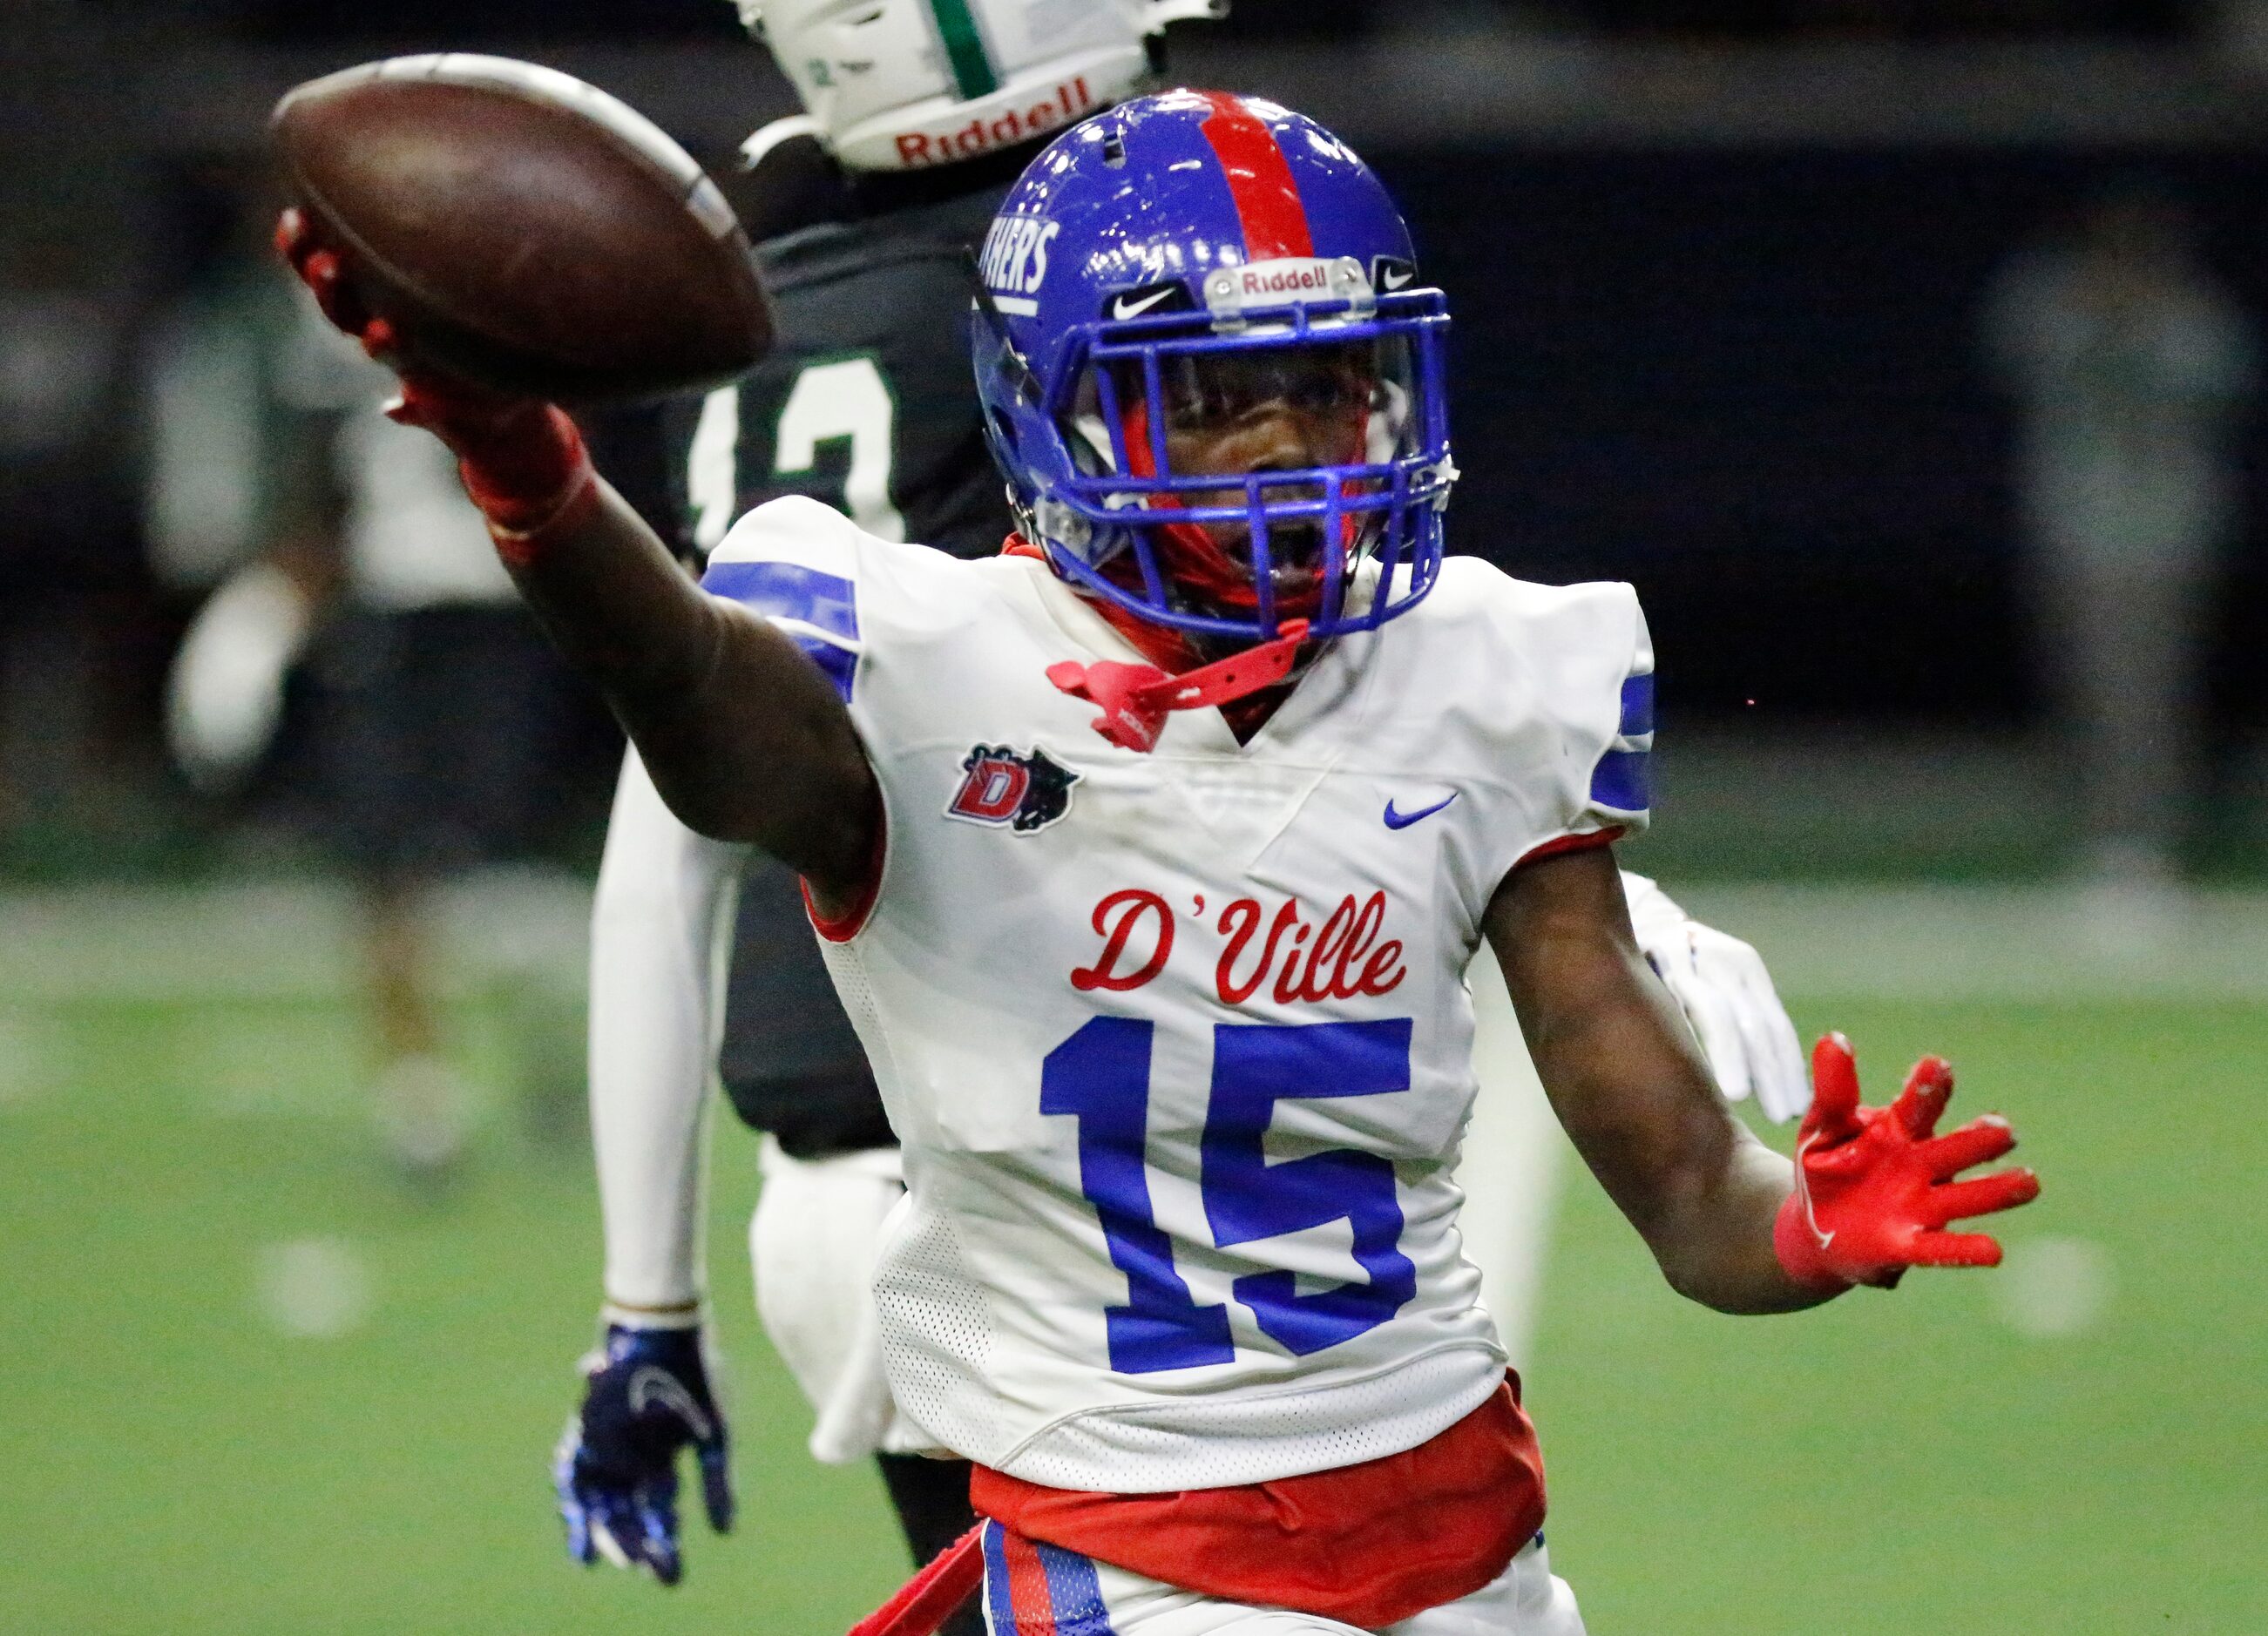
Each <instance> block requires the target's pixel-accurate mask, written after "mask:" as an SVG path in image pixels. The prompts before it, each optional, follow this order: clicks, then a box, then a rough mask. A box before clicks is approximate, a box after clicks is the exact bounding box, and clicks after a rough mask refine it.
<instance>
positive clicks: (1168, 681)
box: [1048, 620, 1307, 753]
mask: <svg viewBox="0 0 2268 1636" xmlns="http://www.w3.org/2000/svg"><path fill="white" fill-rule="evenodd" d="M1306 640H1307V620H1291V621H1289V622H1288V623H1286V624H1285V627H1284V628H1283V632H1282V634H1281V635H1278V636H1276V637H1275V638H1274V639H1272V640H1271V641H1268V642H1262V643H1260V644H1259V645H1258V646H1257V647H1253V648H1247V649H1244V650H1243V651H1242V652H1241V653H1232V654H1230V655H1229V656H1228V657H1226V658H1225V659H1216V660H1214V661H1213V662H1212V663H1211V664H1207V665H1202V666H1200V667H1199V668H1197V670H1194V671H1182V673H1181V674H1180V675H1179V676H1168V675H1167V673H1166V672H1165V671H1161V670H1160V669H1158V668H1157V667H1156V666H1155V665H1152V664H1121V663H1120V662H1119V661H1117V660H1116V659H1098V660H1096V661H1095V662H1094V664H1080V663H1079V661H1078V660H1076V659H1066V660H1064V662H1063V663H1062V664H1050V665H1049V666H1048V679H1049V681H1051V682H1053V683H1054V684H1055V685H1056V686H1057V687H1059V688H1061V689H1062V690H1063V691H1064V692H1065V693H1069V694H1070V695H1071V697H1072V698H1074V699H1084V700H1086V701H1088V702H1089V703H1090V704H1094V705H1099V706H1100V707H1101V709H1102V714H1101V715H1098V716H1096V717H1095V718H1094V730H1095V731H1096V732H1098V733H1101V735H1102V736H1103V737H1105V738H1107V739H1108V740H1109V741H1110V742H1111V743H1112V744H1114V745H1117V746H1118V747H1119V748H1120V749H1122V750H1134V751H1139V752H1145V753H1146V752H1149V751H1151V750H1153V749H1155V748H1156V747H1157V744H1158V735H1159V734H1160V733H1162V732H1163V731H1165V730H1166V716H1167V714H1168V713H1169V712H1171V711H1175V710H1202V709H1204V708H1207V707H1209V706H1211V705H1221V704H1228V703H1231V702H1232V701H1235V700H1238V699H1241V698H1244V697H1245V696H1246V695H1247V694H1249V693H1258V692H1259V691H1260V690H1261V689H1262V688H1263V687H1273V686H1275V685H1276V684H1277V683H1278V682H1280V681H1282V680H1283V679H1285V677H1286V676H1289V675H1290V674H1291V673H1292V662H1293V661H1294V660H1295V659H1296V658H1297V657H1299V652H1300V643H1301V642H1305V641H1306Z"/></svg>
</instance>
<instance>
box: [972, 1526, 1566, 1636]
mask: <svg viewBox="0 0 2268 1636" xmlns="http://www.w3.org/2000/svg"><path fill="white" fill-rule="evenodd" d="M1035 1555H1036V1557H1037V1559H1038V1565H1039V1572H1037V1573H1033V1572H1030V1571H1029V1570H1028V1568H1027V1572H1026V1573H1025V1574H1023V1575H1022V1582H1021V1583H1018V1582H1016V1580H1017V1576H1016V1575H1013V1574H1011V1573H1010V1572H1009V1569H1008V1559H1007V1558H1006V1556H1005V1552H1003V1549H1002V1536H1001V1530H1000V1525H999V1524H998V1523H997V1522H987V1523H986V1524H985V1525H984V1590H983V1596H984V1619H985V1628H986V1629H987V1630H988V1631H990V1632H991V1636H1583V1616H1582V1615H1581V1614H1580V1613H1578V1612H1577V1611H1576V1610H1575V1593H1574V1592H1573V1591H1572V1590H1570V1589H1568V1588H1567V1584H1566V1581H1564V1580H1561V1579H1558V1578H1557V1577H1555V1576H1554V1575H1553V1574H1552V1572H1551V1558H1550V1554H1549V1553H1548V1552H1546V1551H1545V1550H1544V1548H1543V1536H1541V1535H1538V1536H1537V1537H1535V1538H1534V1539H1532V1540H1530V1541H1529V1542H1528V1544H1527V1545H1526V1546H1525V1547H1524V1548H1523V1549H1522V1550H1521V1552H1520V1554H1519V1555H1518V1556H1516V1557H1514V1558H1513V1559H1512V1566H1509V1567H1507V1568H1506V1569H1505V1571H1504V1572H1503V1573H1502V1574H1499V1575H1498V1576H1497V1578H1496V1580H1495V1581H1493V1582H1492V1583H1491V1584H1488V1585H1484V1586H1483V1587H1482V1588H1480V1589H1478V1590H1476V1591H1475V1592H1474V1593H1473V1594H1472V1595H1471V1596H1466V1597H1464V1598H1462V1600H1460V1601H1456V1602H1451V1603H1444V1604H1442V1605H1441V1606H1440V1607H1438V1608H1428V1609H1427V1610H1425V1612H1423V1613H1420V1614H1418V1616H1417V1617H1416V1618H1408V1619H1403V1621H1402V1622H1401V1623H1400V1624H1398V1625H1384V1626H1382V1627H1381V1629H1380V1630H1379V1631H1378V1632H1363V1631H1360V1630H1358V1629H1357V1628H1356V1627H1355V1626H1354V1625H1342V1624H1340V1623H1339V1622H1338V1621H1337V1619H1327V1618H1322V1617H1321V1616H1319V1615H1316V1614H1313V1613H1292V1612H1290V1611H1288V1610H1285V1609H1283V1608H1255V1607H1247V1606H1244V1605H1242V1604H1241V1603H1233V1602H1217V1601H1214V1600H1213V1599H1212V1598H1211V1597H1209V1596H1199V1595H1197V1593H1196V1592H1195V1591H1189V1590H1182V1589H1181V1588H1178V1587H1175V1586H1173V1585H1167V1584H1164V1583H1162V1582H1160V1581H1157V1580H1153V1579H1147V1578H1145V1577H1144V1576H1143V1575H1141V1574H1130V1573H1128V1572H1126V1571H1125V1570H1124V1569H1123V1568H1115V1567H1112V1566H1110V1565H1109V1564H1108V1563H1104V1562H1097V1561H1095V1560H1094V1559H1093V1558H1091V1557H1084V1556H1081V1555H1079V1553H1078V1552H1075V1551H1062V1550H1058V1549H1057V1548H1056V1547H1054V1546H1052V1545H1039V1546H1036V1547H1035Z"/></svg>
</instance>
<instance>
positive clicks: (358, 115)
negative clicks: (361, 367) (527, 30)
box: [270, 54, 772, 404]
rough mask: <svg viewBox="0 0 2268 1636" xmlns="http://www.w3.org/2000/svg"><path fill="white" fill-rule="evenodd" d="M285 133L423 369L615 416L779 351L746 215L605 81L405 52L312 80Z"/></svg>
mask: <svg viewBox="0 0 2268 1636" xmlns="http://www.w3.org/2000/svg"><path fill="white" fill-rule="evenodd" d="M270 129H271V131H272V134H273V136H274V139H275V143H276V150H277V152H278V154H279V156H280V158H281V160H282V164H283V168H284V182H285V186H286V187H287V188H288V189H289V191H290V193H291V196H292V199H293V201H294V202H296V203H297V204H298V206H299V207H300V209H302V210H304V211H305V212H306V215H307V216H308V219H309V222H310V224H311V225H312V226H313V228H314V230H315V231H316V233H317V235H318V237H320V238H321V239H322V240H323V241H324V242H326V243H328V244H331V245H333V246H336V247H337V248H338V249H339V250H340V251H341V252H342V253H343V255H344V258H345V260H346V261H347V263H348V267H349V275H350V278H351V280H352V281H353V285H354V290H355V293H356V294H357V296H358V297H360V298H361V299H362V301H363V302H364V304H365V305H366V306H368V307H369V308H370V310H371V311H372V312H375V313H378V314H379V315H381V316H383V317H384V318H386V319H387V321H388V322H390V323H391V324H392V325H393V326H394V331H395V333H396V334H397V335H398V336H399V337H400V338H401V344H402V348H403V349H404V352H405V353H406V355H407V356H409V357H410V358H411V359H413V360H415V361H416V362H418V363H423V364H427V365H431V366H437V367H438V368H440V369H443V370H447V371H450V372H452V373H454V374H457V375H460V376H462V377H464V378H468V379H470V380H473V381H475V382H478V383H480V384H482V385H490V386H495V387H499V388H502V389H504V390H507V391H512V392H529V393H534V394H536V395H538V396H541V397H544V398H548V399H551V400H556V401H558V402H563V403H574V404H593V403H605V402H620V401H627V400H637V399H641V398H650V397H656V396H659V395H662V394H665V393H668V392H683V391H688V390H692V389H695V388H698V387H703V386H708V385H716V384H718V383H719V382H722V381H725V380H729V379H731V378H733V377H734V376H737V375H740V374H741V373H743V372H744V371H746V370H747V369H748V368H749V366H750V365H752V364H753V363H755V362H756V361H757V359H759V358H760V357H762V356H763V354H764V352H765V350H766V349H767V348H769V347H770V344H771V337H772V318H771V308H770V303H769V301H768V300H767V298H766V297H765V294H764V289H763V285H762V282H760V281H759V279H758V277H757V275H756V266H755V256H754V254H753V253H752V252H751V251H750V249H749V246H748V241H747V236H746V234H744V233H743V232H742V231H741V230H740V224H739V222H738V221H737V220H735V219H734V217H733V211H732V207H731V206H729V205H728V204H726V203H725V198H724V195H723V194H720V193H719V192H718V190H717V187H716V184H715V183H713V182H712V181H711V180H709V178H708V176H707V175H706V174H704V173H703V171H702V169H701V167H700V165H698V164H697V163H696V162H695V160H694V159H693V158H692V156H691V155H689V154H688V153H687V152H686V151H685V150H684V149H682V148H681V147H679V146H678V145H677V143H674V141H672V140H671V139H670V138H669V137H668V136H666V134H664V133H663V132H662V130H661V129H660V128H659V127H657V126H655V125H654V124H653V123H652V122H651V121H648V120H647V119H645V118H644V116H643V115H641V114H637V112H636V111H634V110H633V109H631V108H630V107H629V106H625V105H624V104H623V103H622V102H620V101H618V100H616V99H615V98H613V97H611V96H608V94H607V93H606V92H602V91H600V90H599V89H598V88H597V87H596V86H593V85H588V84H584V83H583V82H582V81H581V80H578V79H576V78H573V77H571V76H569V75H566V74H562V73H559V72H558V71H556V70H552V69H546V68H541V67H538V66H536V65H535V64H534V63H528V62H513V61H511V60H509V59H506V58H502V57H487V56H471V55H454V54H452V55H431V56H414V57H395V58H392V59H389V60H387V61H385V62H372V63H366V64H365V65H363V66H361V67H359V68H351V69H346V70H342V71H340V72H338V73H335V74H330V75H327V76H325V77H322V78H320V79H316V80H311V81H309V82H308V83H306V84H303V85H300V86H298V88H297V89H295V90H293V91H292V92H290V93H289V94H287V95H286V96H285V97H284V99H283V100H282V101H281V102H280V103H278V104H277V105H276V112H275V114H274V116H273V118H272V120H271V121H270Z"/></svg>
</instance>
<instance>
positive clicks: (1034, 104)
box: [734, 0, 1228, 171]
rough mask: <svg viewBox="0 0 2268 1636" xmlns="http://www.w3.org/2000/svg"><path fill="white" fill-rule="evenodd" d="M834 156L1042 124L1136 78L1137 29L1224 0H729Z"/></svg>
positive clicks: (938, 157) (990, 147)
mask: <svg viewBox="0 0 2268 1636" xmlns="http://www.w3.org/2000/svg"><path fill="white" fill-rule="evenodd" d="M734 4H736V5H737V6H738V8H739V10H740V20H741V21H742V22H743V23H745V24H746V25H747V27H748V30H749V32H750V33H754V34H755V36H756V37H757V38H758V39H760V40H762V41H763V42H764V43H765V44H766V45H767V46H769V47H770V48H771V52H772V55H773V56H774V57H776V58H777V59H778V62H779V65H780V68H781V70H782V71H784V73H785V74H786V75H787V77H788V78H789V79H790V80H791V81H792V82H793V84H794V85H795V89H796V92H797V94H798V95H799V96H800V97H801V98H802V99H803V106H805V108H806V109H807V110H809V112H810V114H811V116H812V118H814V120H816V121H818V124H819V128H820V129H821V132H822V133H823V134H824V136H825V137H826V140H827V143H828V146H829V147H830V148H832V149H833V150H835V157H836V158H837V159H839V160H841V161H842V162H843V165H846V166H848V167H849V168H851V169H852V170H858V171H917V170H926V169H929V168H931V167H932V166H934V165H952V164H956V163H958V162H960V161H961V160H963V159H976V158H983V157H984V156H985V155H986V154H988V153H994V152H998V150H1001V149H1003V148H1010V147H1013V146H1015V145H1016V144H1017V143H1022V142H1028V141H1030V140H1031V139H1032V138H1034V137H1035V136H1053V135H1054V134H1055V133H1057V131H1061V130H1065V129H1068V128H1070V127H1071V126H1072V125H1075V124H1077V123H1078V122H1079V121H1080V120H1082V119H1085V118H1086V116H1087V115H1088V114H1093V113H1095V112H1097V111H1099V110H1101V109H1102V108H1106V107H1108V106H1110V105H1111V104H1113V103H1116V102H1123V101H1124V100H1126V99H1128V98H1129V97H1131V96H1134V95H1136V94H1137V93H1138V92H1140V91H1142V90H1143V89H1144V88H1145V78H1146V77H1147V75H1148V73H1149V69H1150V62H1149V55H1148V53H1147V51H1146V50H1145V47H1144V43H1143V42H1144V40H1145V37H1146V36H1148V35H1150V34H1153V33H1157V32H1158V31H1159V30H1160V29H1161V28H1163V27H1164V26H1166V25H1167V23H1170V22H1173V21H1175V20H1176V19H1178V18H1197V17H1219V16H1220V15H1221V14H1222V13H1223V12H1225V11H1226V10H1227V9H1228V8H1227V0H734Z"/></svg>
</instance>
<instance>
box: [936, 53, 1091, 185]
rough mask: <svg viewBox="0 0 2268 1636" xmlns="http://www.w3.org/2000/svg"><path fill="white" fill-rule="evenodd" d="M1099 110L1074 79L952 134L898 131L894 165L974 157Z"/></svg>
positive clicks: (950, 162) (1080, 77) (947, 162)
mask: <svg viewBox="0 0 2268 1636" xmlns="http://www.w3.org/2000/svg"><path fill="white" fill-rule="evenodd" d="M1101 106H1102V104H1101V103H1100V102H1098V101H1097V100H1096V99H1095V97H1094V92H1091V91H1089V90H1088V89H1087V84H1086V76H1085V75H1084V74H1080V75H1076V76H1074V77H1071V79H1068V80H1066V81H1064V83H1063V84H1059V85H1057V87H1056V94H1055V95H1054V96H1053V97H1052V98H1049V99H1044V100H1042V101H1036V102H1034V103H1033V104H1031V106H1028V107H1025V108H1011V109H1009V110H1008V111H1007V112H1006V113H1005V114H996V115H994V116H993V117H992V118H990V119H989V120H988V119H974V120H971V121H968V124H966V125H963V126H961V127H960V128H958V129H955V130H950V131H939V132H936V133H934V134H932V133H931V132H928V131H902V132H901V133H899V135H898V137H897V145H898V162H899V163H900V164H901V165H905V166H907V167H908V168H909V169H911V168H915V167H918V166H920V165H953V164H956V163H958V162H959V161H961V160H962V159H974V158H978V157H980V156H981V155H983V154H987V153H990V152H992V151H993V150H995V149H998V148H1013V147H1014V146H1015V145H1016V144H1017V143H1020V142H1027V141H1029V140H1030V139H1031V138H1033V137H1035V136H1041V135H1042V134H1044V133H1046V132H1048V131H1053V130H1060V129H1062V128H1064V127H1065V126H1068V125H1071V124H1075V123H1076V122H1078V121H1079V120H1081V119H1083V118H1085V117H1086V115H1087V114H1093V113H1094V112H1095V111H1096V110H1098V109H1099V108H1100V107H1101Z"/></svg>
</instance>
